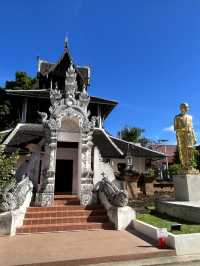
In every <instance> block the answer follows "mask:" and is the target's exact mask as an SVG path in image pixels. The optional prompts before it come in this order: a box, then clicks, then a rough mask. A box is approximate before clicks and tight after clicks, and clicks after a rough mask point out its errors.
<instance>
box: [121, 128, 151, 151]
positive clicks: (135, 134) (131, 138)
mask: <svg viewBox="0 0 200 266" xmlns="http://www.w3.org/2000/svg"><path fill="white" fill-rule="evenodd" d="M144 132H145V130H144V129H143V128H140V127H131V126H125V127H124V128H123V129H122V130H120V131H119V132H118V133H117V136H118V137H119V138H121V139H123V140H126V141H128V142H135V143H141V145H142V146H147V145H148V144H149V143H150V142H151V141H150V140H149V139H148V138H146V137H144V136H143V133H144Z"/></svg>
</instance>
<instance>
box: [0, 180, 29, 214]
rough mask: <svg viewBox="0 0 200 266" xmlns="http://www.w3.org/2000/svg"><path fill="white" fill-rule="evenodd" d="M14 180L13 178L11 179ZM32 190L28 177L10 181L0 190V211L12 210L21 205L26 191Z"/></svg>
mask: <svg viewBox="0 0 200 266" xmlns="http://www.w3.org/2000/svg"><path fill="white" fill-rule="evenodd" d="M13 180H14V179H13ZM32 190H33V184H32V182H31V181H30V180H29V177H27V176H23V179H22V180H21V181H20V182H19V183H17V182H14V181H13V182H11V183H9V184H8V185H7V186H6V187H4V188H2V189H1V190H0V212H6V211H12V210H15V209H18V208H19V207H20V206H22V205H23V203H24V201H25V199H26V195H27V193H28V192H30V191H32Z"/></svg>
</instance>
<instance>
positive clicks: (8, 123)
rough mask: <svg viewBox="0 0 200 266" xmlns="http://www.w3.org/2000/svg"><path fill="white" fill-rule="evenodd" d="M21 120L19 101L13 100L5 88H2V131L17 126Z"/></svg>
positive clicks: (0, 126)
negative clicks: (9, 97)
mask: <svg viewBox="0 0 200 266" xmlns="http://www.w3.org/2000/svg"><path fill="white" fill-rule="evenodd" d="M18 121H19V106H18V103H17V102H16V101H15V102H11V101H10V100H9V99H8V97H7V95H6V92H5V90H4V89H1V88H0V131H2V130H5V129H9V128H11V127H13V126H15V125H16V124H17V123H18Z"/></svg>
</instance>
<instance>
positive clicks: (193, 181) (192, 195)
mask: <svg viewBox="0 0 200 266" xmlns="http://www.w3.org/2000/svg"><path fill="white" fill-rule="evenodd" d="M173 179H174V188H175V199H176V200H177V201H200V193H199V188H200V173H199V172H198V171H197V170H192V171H182V172H180V173H179V174H178V175H176V176H174V178H173Z"/></svg>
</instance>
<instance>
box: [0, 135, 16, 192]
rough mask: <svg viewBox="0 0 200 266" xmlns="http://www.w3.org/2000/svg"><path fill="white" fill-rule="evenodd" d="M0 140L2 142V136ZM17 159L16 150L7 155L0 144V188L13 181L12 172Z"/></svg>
mask: <svg viewBox="0 0 200 266" xmlns="http://www.w3.org/2000/svg"><path fill="white" fill-rule="evenodd" d="M0 142H2V137H0ZM17 159H18V152H14V153H12V154H10V155H7V154H6V153H5V152H4V146H3V145H2V144H0V189H3V188H4V187H5V186H6V185H7V184H9V183H11V182H15V179H14V173H15V169H16V162H17Z"/></svg>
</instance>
